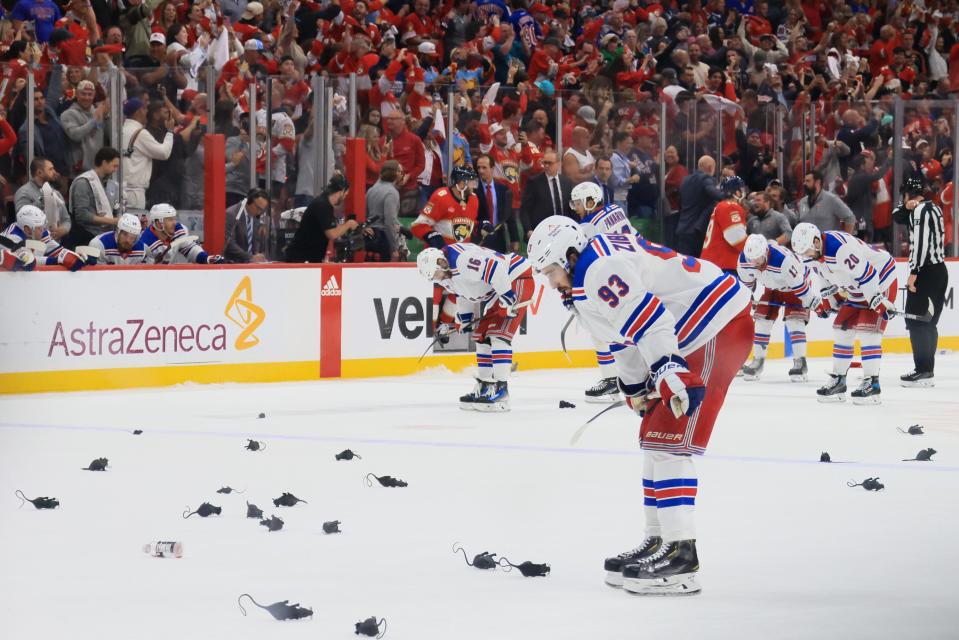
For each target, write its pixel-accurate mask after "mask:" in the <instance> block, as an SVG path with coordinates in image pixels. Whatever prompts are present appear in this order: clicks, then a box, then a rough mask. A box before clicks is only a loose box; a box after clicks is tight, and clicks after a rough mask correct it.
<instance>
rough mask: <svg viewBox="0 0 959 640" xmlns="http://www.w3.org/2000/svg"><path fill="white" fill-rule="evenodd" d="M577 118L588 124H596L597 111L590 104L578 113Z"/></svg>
mask: <svg viewBox="0 0 959 640" xmlns="http://www.w3.org/2000/svg"><path fill="white" fill-rule="evenodd" d="M576 116H577V117H578V118H579V119H580V120H582V121H583V122H585V123H586V124H590V125H595V124H596V109H593V108H592V107H591V106H589V105H588V104H587V105H583V106H582V107H580V108H579V110H578V111H577V112H576Z"/></svg>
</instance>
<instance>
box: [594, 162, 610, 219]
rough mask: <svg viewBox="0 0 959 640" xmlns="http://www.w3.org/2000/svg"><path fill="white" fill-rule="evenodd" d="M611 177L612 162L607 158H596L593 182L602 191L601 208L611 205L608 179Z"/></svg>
mask: <svg viewBox="0 0 959 640" xmlns="http://www.w3.org/2000/svg"><path fill="white" fill-rule="evenodd" d="M612 177H613V161H612V160H610V159H609V158H605V157H604V158H597V159H596V169H595V171H594V173H593V182H595V183H596V184H598V185H599V188H600V189H602V190H603V206H604V207H605V206H606V205H608V204H613V190H612V189H610V188H609V179H610V178H612Z"/></svg>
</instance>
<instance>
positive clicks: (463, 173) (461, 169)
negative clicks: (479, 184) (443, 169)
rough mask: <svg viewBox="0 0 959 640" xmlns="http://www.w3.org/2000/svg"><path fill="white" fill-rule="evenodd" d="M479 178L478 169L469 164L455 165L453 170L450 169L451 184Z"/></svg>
mask: <svg viewBox="0 0 959 640" xmlns="http://www.w3.org/2000/svg"><path fill="white" fill-rule="evenodd" d="M478 179H479V176H477V175H476V171H474V170H473V167H471V166H470V165H468V164H464V165H462V166H459V165H458V166H455V167H453V170H452V171H450V186H453V185H454V184H457V183H459V182H471V181H473V180H478Z"/></svg>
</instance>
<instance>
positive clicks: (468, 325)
mask: <svg viewBox="0 0 959 640" xmlns="http://www.w3.org/2000/svg"><path fill="white" fill-rule="evenodd" d="M532 303H533V299H532V298H530V299H529V300H524V301H523V302H517V303H516V304H514V305H513V309H523V308H525V307H528V306H529V305H531V304H532ZM485 317H486V316H485V315H483V316H480V317H479V318H474V319H473V320H471V321H469V322H467V323H466V324H465V325H463V328H462V329H460V332H461V333H466V331H468V330H470V329H472V328H473V326H474V325H476V324H477V323H478V322H480V321H481V320H482V319H483V318H485ZM445 337H446V335H441V336H437V337H436V339H435V340H433V342H431V343H430V346H428V347H427V348H426V351H424V352H423V355H421V356H420V359H419V360H417V361H416V364H419V363H420V362H422V361H423V358H425V357H426V354H427V353H429V352H430V349H432V348H433V347H435V346H436V345H437V343H438V342H439V341H440V340H442V339H443V338H445Z"/></svg>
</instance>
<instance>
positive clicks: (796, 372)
mask: <svg viewBox="0 0 959 640" xmlns="http://www.w3.org/2000/svg"><path fill="white" fill-rule="evenodd" d="M807 373H809V367H808V366H806V359H805V358H793V368H792V369H790V370H789V379H790V380H792V381H793V382H805V381H806V380H808V379H809V376H807V375H806V374H807Z"/></svg>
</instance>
